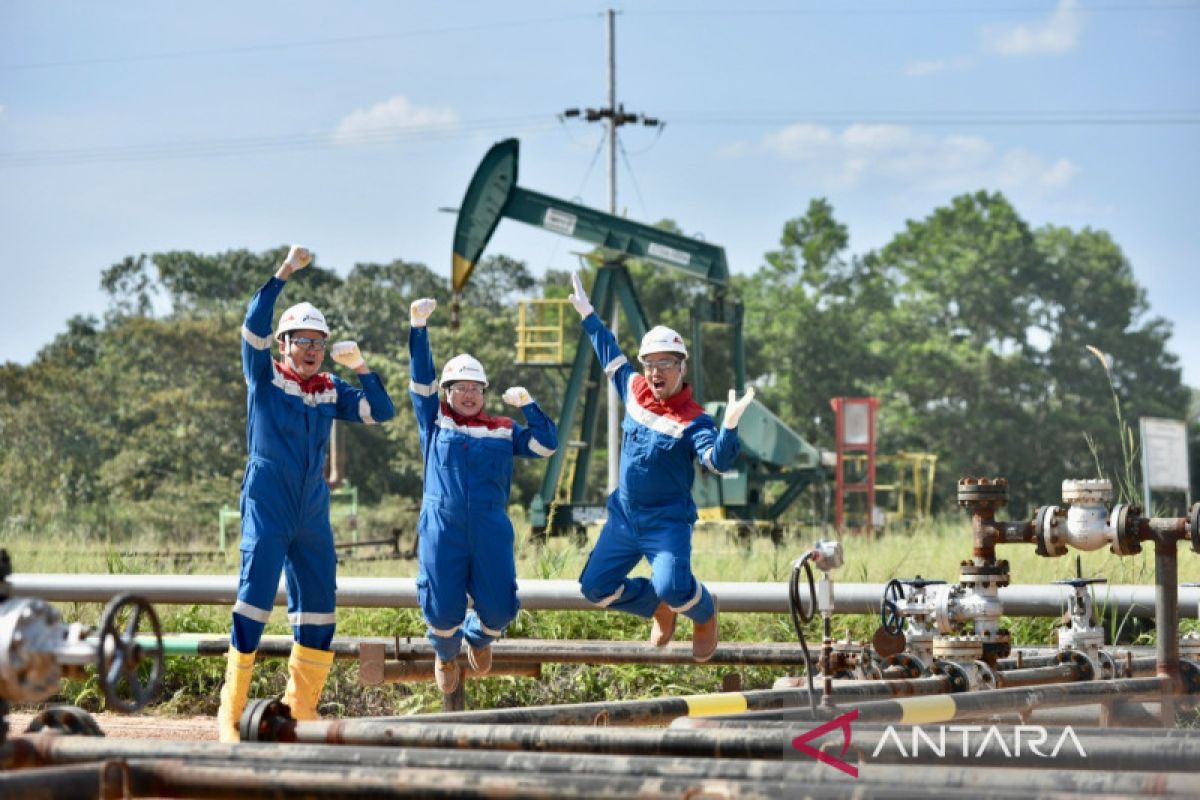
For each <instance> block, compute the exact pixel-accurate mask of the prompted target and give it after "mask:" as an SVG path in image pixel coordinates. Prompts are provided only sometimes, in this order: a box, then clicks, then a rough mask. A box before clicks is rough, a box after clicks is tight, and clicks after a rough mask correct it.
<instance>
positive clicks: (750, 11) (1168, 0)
mask: <svg viewBox="0 0 1200 800" xmlns="http://www.w3.org/2000/svg"><path fill="white" fill-rule="evenodd" d="M1081 10H1082V11H1084V12H1086V13H1089V14H1091V13H1125V12H1147V11H1200V2H1198V1H1197V0H1164V2H1157V3H1154V2H1142V3H1107V4H1092V3H1089V4H1088V5H1087V6H1085V7H1084V8H1082V9H1081ZM1047 11H1053V9H1048V8H1047V7H1046V5H1045V4H1044V3H1038V4H1036V5H1033V4H1030V5H996V6H977V5H971V4H967V3H960V4H955V5H941V6H915V5H913V4H911V3H904V2H902V3H898V4H896V5H891V6H879V5H867V6H848V5H846V4H841V3H839V4H836V5H830V6H819V5H815V4H814V5H809V6H805V7H802V8H797V7H795V5H789V6H787V7H770V8H746V7H739V8H733V9H697V8H691V7H686V6H684V7H680V8H656V9H654V10H645V9H641V10H636V11H628V12H625V13H627V14H629V15H630V16H638V17H864V16H911V17H915V16H928V15H932V14H936V15H938V16H945V15H949V14H957V15H978V14H1039V13H1040V14H1044V13H1046V12H1047Z"/></svg>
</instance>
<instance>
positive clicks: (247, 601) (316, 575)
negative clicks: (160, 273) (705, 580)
mask: <svg viewBox="0 0 1200 800" xmlns="http://www.w3.org/2000/svg"><path fill="white" fill-rule="evenodd" d="M311 261H312V255H311V254H310V253H309V252H308V250H307V249H306V248H303V247H300V246H299V245H293V246H292V248H291V250H290V251H289V252H288V255H287V259H286V260H285V261H284V262H283V265H282V266H280V267H279V270H278V271H277V272H276V273H275V276H274V277H272V278H270V279H269V280H268V281H267V282H266V284H265V285H264V286H263V287H262V288H261V289H259V290H258V292H257V293H256V294H255V295H254V297H253V298H252V299H251V300H250V306H249V308H248V309H247V311H246V320H245V323H244V324H243V326H242V372H243V373H244V375H245V378H246V386H247V388H248V391H247V397H246V411H247V419H246V446H247V450H248V451H249V460H248V461H247V463H246V474H245V477H244V478H243V479H242V498H241V511H242V542H241V556H242V563H241V577H240V580H239V582H238V594H237V603H236V604H235V605H234V607H233V635H232V636H231V637H230V646H229V653H228V654H227V659H226V668H225V684H224V686H222V688H221V706H220V709H219V710H218V712H217V725H218V736H219V738H220V740H221V741H222V742H236V741H238V740H239V736H238V721H239V718H240V717H241V715H242V711H243V710H244V709H245V706H246V695H247V692H248V690H249V688H250V677H251V670H252V668H253V666H254V655H255V651H257V649H258V643H259V641H260V639H261V638H262V632H263V628H264V627H265V625H266V623H267V619H268V618H269V617H270V616H271V608H272V606H273V605H274V604H275V593H276V591H277V590H278V588H279V574H280V572H281V571H283V572H284V573H285V574H286V575H287V598H288V621H289V622H290V623H291V625H292V633H293V636H294V637H295V644H294V645H293V647H292V652H291V657H290V658H289V659H288V683H287V689H286V690H285V691H284V695H283V700H284V702H285V703H287V704H288V705H289V706H290V707H291V711H292V716H293V717H295V718H296V719H297V720H311V719H316V717H317V700H318V698H319V697H320V695H321V688H322V687H323V686H324V685H325V679H326V677H328V675H329V668H330V665H331V664H332V663H333V652H332V651H331V650H330V649H329V647H330V645H331V644H332V642H333V631H334V600H335V595H336V592H337V586H336V584H335V572H336V569H337V556H336V553H335V551H334V547H333V529H332V528H331V527H330V524H329V486H328V485H327V484H326V483H325V474H324V470H325V456H326V452H327V450H328V446H329V433H330V429H331V428H332V426H333V421H334V419H341V420H347V421H350V422H365V423H368V424H371V423H376V422H386V421H387V420H389V419H391V418H392V417H393V416H395V413H396V409H395V407H394V406H393V405H392V400H391V398H390V397H388V393H387V390H386V389H385V388H384V386H383V382H382V381H381V380H380V379H379V376H378V375H376V374H375V373H373V372H370V371H369V370H368V369H367V365H366V362H365V361H364V360H363V357H362V355H361V353H360V352H359V349H358V345H357V344H356V343H355V342H338V343H337V344H335V345H333V347H332V348H331V350H330V354H331V355H332V357H333V360H334V361H336V362H337V363H339V364H341V365H343V366H345V367H348V368H349V369H351V370H353V371H354V372H355V373H357V374H358V380H359V382H360V383H361V384H362V389H355V388H354V387H352V386H351V385H350V384H348V383H346V382H345V381H343V380H341V379H340V378H337V377H335V376H333V375H331V374H329V373H327V372H320V368H321V364H322V362H323V361H324V359H325V343H326V339H327V337H328V336H329V326H328V325H327V324H326V323H325V317H324V316H323V315H322V314H321V312H320V311H318V310H317V309H316V308H315V307H314V306H313V305H312V304H311V303H300V304H298V305H294V306H292V307H291V308H289V309H288V310H287V311H285V312H283V315H282V316H281V317H280V318H279V325H278V326H277V327H276V329H275V337H274V338H275V340H276V341H277V342H278V344H279V353H280V357H281V360H279V361H275V360H273V359H272V358H271V317H272V315H273V314H274V309H275V300H276V299H277V298H278V297H279V293H280V292H281V291H282V290H283V287H284V284H285V283H286V282H287V280H288V278H290V277H291V276H292V274H293V273H295V272H297V271H299V270H302V269H304V268H305V267H307V266H308V265H309V263H310V262H311Z"/></svg>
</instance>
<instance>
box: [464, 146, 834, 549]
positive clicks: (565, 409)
mask: <svg viewBox="0 0 1200 800" xmlns="http://www.w3.org/2000/svg"><path fill="white" fill-rule="evenodd" d="M518 157H519V142H518V140H516V139H505V140H503V141H500V142H498V143H497V144H495V145H493V146H492V148H491V149H490V150H489V151H488V152H487V154H486V155H485V156H484V157H483V160H482V161H481V162H480V164H479V166H478V168H476V170H475V175H474V177H472V179H471V182H470V184H469V185H468V187H467V191H466V195H465V196H464V198H463V202H462V204H461V205H460V206H459V212H458V220H457V223H456V226H455V231H454V248H453V261H452V288H453V291H454V301H453V302H452V305H451V318H452V320H455V319H456V317H457V311H458V298H459V296H460V295H461V292H462V289H463V287H465V286H466V284H467V281H468V280H469V278H470V276H471V272H472V270H474V268H475V265H476V264H477V263H478V261H479V259H480V257H481V256H482V254H483V251H484V249H485V248H486V247H487V244H488V241H489V240H490V239H491V237H492V234H493V233H495V230H496V227H497V226H498V225H499V224H500V220H502V219H504V218H508V219H513V220H517V221H518V222H524V223H526V224H528V225H533V226H536V227H539V228H543V229H545V230H547V231H550V232H552V233H557V234H560V235H563V236H569V237H572V238H575V239H580V240H582V241H585V242H589V243H591V244H592V245H595V246H596V248H597V252H596V255H597V256H598V259H599V266H598V269H597V271H596V277H595V281H594V283H593V285H592V287H591V291H590V292H589V296H590V297H591V300H592V303H593V304H594V306H595V308H596V312H597V313H598V314H599V315H600V318H601V319H610V318H611V317H612V313H613V309H614V304H615V303H617V302H620V304H621V308H623V309H624V311H625V317H626V319H627V320H628V324H629V326H630V327H629V330H630V332H631V333H632V334H633V335H634V336H635V337H636V338H638V339H640V338H641V337H642V336H643V335H645V333H646V331H647V330H648V329H649V327H650V326H649V324H648V322H647V320H646V314H645V312H644V311H643V310H642V305H641V302H640V301H639V299H638V292H637V288H636V286H635V285H634V281H633V279H632V277H631V275H630V272H629V269H628V267H627V261H628V260H630V259H637V260H639V261H641V262H643V263H648V264H652V265H655V266H658V267H663V268H667V269H671V270H677V271H679V272H682V273H684V274H685V275H687V276H689V277H691V278H694V279H698V280H701V281H704V282H705V283H706V284H707V286H708V288H709V291H708V292H707V296H702V297H700V298H699V299H698V300H697V301H696V302H695V304H694V305H693V307H692V309H691V337H690V339H691V340H690V342H689V345H690V353H689V360H690V361H691V364H692V369H691V370H689V379H690V382H691V384H692V393H693V396H694V397H695V398H696V401H697V402H699V403H701V404H703V405H704V408H705V411H706V412H707V413H708V414H710V415H711V416H712V417H713V418H714V419H716V420H720V419H721V418H722V417H723V416H724V410H725V403H724V402H723V401H710V402H707V403H706V402H705V397H706V394H705V390H706V388H707V387H706V386H705V375H704V369H703V364H704V337H703V336H702V335H701V332H702V326H703V325H704V324H705V323H717V324H719V325H721V326H723V327H724V328H726V329H727V330H728V331H729V335H730V336H731V337H732V346H731V352H732V371H733V376H732V384H731V385H732V387H733V388H735V389H736V390H737V391H738V393H739V394H740V393H741V392H742V391H744V389H745V382H746V375H745V351H744V343H743V339H742V325H743V310H742V305H741V303H740V302H738V301H737V300H736V299H735V298H733V297H732V296H731V292H730V275H729V267H728V264H727V263H726V260H725V250H724V248H722V247H720V246H718V245H714V244H711V243H708V242H704V241H701V240H699V239H694V238H690V237H687V236H682V235H680V234H677V233H673V232H670V231H666V230H662V229H660V228H656V227H654V226H651V225H646V224H643V223H640V222H635V221H633V220H629V219H625V218H622V217H618V216H615V215H612V214H608V213H605V212H603V211H599V210H597V209H594V208H590V207H588V206H584V205H580V204H578V203H572V202H570V201H567V200H562V199H559V198H556V197H551V196H549V195H545V194H542V193H540V192H535V191H532V190H530V189H525V188H522V187H520V186H518V185H517V163H518ZM563 366H565V364H563ZM605 381H606V378H605V376H604V374H603V372H602V370H601V368H600V365H599V363H598V362H597V361H596V358H595V354H594V353H593V351H592V347H591V343H590V342H589V341H588V338H587V335H586V334H585V333H583V332H582V331H580V335H579V343H578V346H577V347H576V348H575V354H574V358H573V361H572V362H571V365H570V375H569V378H568V380H567V385H566V389H565V392H564V395H563V398H562V407H561V412H560V416H559V420H558V430H559V438H560V441H562V442H563V443H564V446H562V447H560V448H559V449H558V451H557V452H556V453H555V454H554V455H553V456H552V457H551V458H550V459H549V460H548V463H547V466H546V472H545V475H544V476H543V478H542V483H541V487H540V489H539V490H538V493H537V494H536V495H535V496H534V498H533V501H532V502H531V504H530V509H529V511H530V523H531V525H532V527H533V530H534V532H535V533H537V534H546V533H563V532H570V531H579V530H580V529H582V528H586V526H587V525H588V524H589V523H591V522H594V521H596V520H598V519H600V518H602V517H603V515H604V513H605V512H604V505H603V503H602V502H597V500H599V498H595V497H592V498H590V500H591V501H590V502H589V495H588V492H587V478H588V462H589V460H590V458H591V454H592V452H593V450H594V449H595V446H596V443H597V422H598V419H599V408H600V404H601V397H600V394H601V391H602V390H603V389H604V388H605V385H606V383H605ZM581 403H582V412H581V410H580V408H579V407H580V405H581ZM576 430H578V431H579V433H578V435H577V436H572V435H571V434H572V433H573V432H575V431H576ZM738 431H739V433H740V438H741V442H742V452H741V455H740V456H739V458H738V461H737V463H736V464H735V465H734V467H733V469H732V470H731V471H729V472H727V473H725V474H723V475H720V476H717V475H713V474H711V473H708V472H707V471H704V470H701V471H700V472H699V473H698V475H697V480H696V483H695V484H694V488H693V492H692V494H693V498H694V499H695V501H696V506H697V508H699V509H701V513H702V515H703V516H705V517H710V518H712V517H715V518H724V519H728V520H733V521H735V522H736V523H738V524H740V525H746V526H748V525H753V524H754V523H755V522H756V521H766V522H768V523H776V522H777V521H778V519H779V517H780V515H781V514H782V513H783V512H784V511H785V510H786V509H787V508H788V507H789V506H790V505H791V504H792V503H793V502H794V501H795V500H796V498H798V497H799V496H800V494H801V493H802V492H803V491H804V489H805V488H806V487H808V486H809V485H810V484H812V483H813V482H814V481H818V480H822V479H824V478H826V477H828V475H829V472H828V468H827V467H825V466H824V465H823V464H822V460H821V453H820V451H818V450H817V448H815V447H813V446H812V445H811V444H809V443H808V442H806V441H805V440H804V439H803V438H802V437H800V435H799V434H797V433H796V432H795V431H793V430H791V429H790V428H789V427H788V426H787V425H785V424H784V423H783V421H782V420H780V419H779V418H778V417H777V416H775V415H774V414H773V413H771V411H770V410H769V409H768V408H767V407H766V406H765V405H763V404H762V403H761V402H759V401H757V400H755V401H754V403H753V404H752V405H751V406H750V407H749V408H748V409H747V410H746V413H745V414H744V415H743V416H742V420H741V423H740V424H739V427H738ZM570 447H574V448H575V449H576V452H575V453H572V456H573V461H574V463H573V469H572V470H571V475H570V478H569V482H570V493H569V499H568V500H567V501H565V502H558V501H556V496H557V494H558V489H559V484H560V480H561V479H562V477H563V476H564V461H565V458H566V455H567V453H568V452H569V449H570ZM770 482H781V483H782V484H783V485H784V487H783V490H782V491H781V492H778V493H774V492H773V493H771V494H772V495H773V496H772V497H771V498H768V496H767V494H768V493H767V491H766V488H767V484H768V483H770Z"/></svg>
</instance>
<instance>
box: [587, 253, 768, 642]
mask: <svg viewBox="0 0 1200 800" xmlns="http://www.w3.org/2000/svg"><path fill="white" fill-rule="evenodd" d="M571 283H572V286H573V287H574V291H573V292H572V293H571V295H570V296H569V298H568V299H569V300H570V301H571V304H572V305H573V306H574V307H575V310H576V311H577V312H579V316H580V317H581V318H582V319H583V329H584V331H586V332H587V334H588V336H589V337H590V338H591V340H592V348H593V349H594V350H595V351H596V357H597V358H598V359H599V360H600V365H601V367H603V368H604V374H606V375H607V376H608V377H609V379H610V380H611V381H612V382H613V384H614V385H615V386H616V388H617V394H619V395H620V396H621V401H622V402H623V403H624V404H625V419H624V420H623V421H622V423H621V428H622V431H623V435H622V440H621V467H620V483H619V486H618V488H617V490H616V491H615V492H613V493H612V494H611V495H609V497H608V521H607V522H606V523H605V525H604V529H603V530H602V531H601V532H600V538H599V539H597V541H596V546H595V547H594V548H593V549H592V553H591V555H590V556H589V557H588V562H587V564H586V565H584V568H583V573H582V574H581V575H580V576H579V583H580V588H581V589H582V591H583V596H584V597H585V598H587V599H588V600H589V601H590V602H592V603H595V604H596V605H598V606H600V607H601V608H608V609H614V610H618V611H626V612H628V613H630V614H636V615H637V616H639V617H642V618H645V619H649V618H653V619H654V625H653V627H652V629H651V632H650V642H651V644H653V645H654V646H656V647H665V646H666V645H667V643H668V642H670V641H671V637H672V636H674V634H675V621H676V617H677V615H679V614H683V615H685V616H687V617H688V618H689V619H691V620H692V622H693V623H694V624H695V628H694V632H693V634H692V657H693V658H695V659H696V660H697V661H707V660H708V659H710V658H712V654H713V652H714V651H715V650H716V649H717V638H718V637H717V599H716V598H715V597H713V596H712V595H711V594H710V593H709V591H708V589H706V588H705V587H704V584H702V583H700V581H698V580H696V577H695V576H694V575H693V574H692V524H693V523H694V522H695V521H696V504H695V503H694V502H693V501H692V480H693V478H694V477H695V470H694V468H693V466H692V465H693V462H699V463H700V464H701V465H702V466H704V467H705V468H707V469H709V470H712V471H713V472H716V473H720V472H724V471H725V470H728V469H729V468H730V467H732V466H733V462H734V459H735V458H736V457H737V454H738V450H739V449H740V445H739V443H738V435H737V424H738V420H739V419H741V416H742V414H743V413H744V412H745V410H746V407H747V406H749V405H750V403H751V401H753V400H754V389H753V388H751V389H749V390H748V391H747V392H746V394H745V395H744V396H743V397H742V398H741V399H740V400H738V399H736V393H735V392H734V391H732V390H730V392H729V402H728V404H727V405H726V406H725V419H724V420H723V422H722V423H721V429H720V430H719V431H718V430H717V426H716V425H715V424H714V423H713V420H712V418H711V417H709V416H708V415H707V414H705V413H704V409H703V408H701V407H700V405H699V404H698V403H696V402H695V401H694V400H693V399H692V388H691V386H689V385H688V384H687V383H685V382H684V380H683V379H684V376H686V375H687V355H688V353H687V345H685V344H684V341H683V337H681V336H680V335H679V334H678V333H676V332H675V331H673V330H671V329H670V328H668V327H665V326H663V325H658V326H656V327H654V328H651V329H650V331H649V332H648V333H647V334H646V335H645V336H644V337H642V342H641V347H639V348H638V361H639V362H641V364H642V370H643V374H639V373H638V372H637V371H636V370H635V369H634V368H633V367H632V366H630V364H629V362H628V360H627V359H626V358H625V356H624V355H623V354H622V353H621V349H620V347H619V346H618V344H617V340H616V339H615V338H614V337H613V335H612V332H611V331H609V329H608V328H606V327H605V326H604V323H603V322H601V321H600V318H599V317H597V316H596V314H595V311H594V309H593V308H592V304H591V302H590V301H589V300H588V296H587V292H585V291H584V289H583V283H582V282H581V281H580V280H579V275H578V274H575V275H572V276H571ZM642 558H645V559H646V560H647V561H648V562H650V569H651V577H650V578H649V579H647V578H630V577H628V575H629V572H630V570H632V569H633V568H634V567H635V566H637V563H638V561H639V560H641V559H642Z"/></svg>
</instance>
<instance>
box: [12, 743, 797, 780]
mask: <svg viewBox="0 0 1200 800" xmlns="http://www.w3.org/2000/svg"><path fill="white" fill-rule="evenodd" d="M782 757H783V753H782V750H780V752H779V753H777V754H776V758H774V759H772V760H759V759H729V758H712V759H699V758H684V757H679V756H671V757H652V756H639V755H592V754H583V753H537V752H529V751H516V752H509V751H505V750H476V749H472V750H463V749H458V748H455V749H439V748H418V747H413V748H393V747H352V746H339V745H327V744H274V743H265V742H241V743H239V744H219V743H215V742H175V741H133V740H120V739H106V738H102V737H93V736H59V735H57V734H30V735H26V736H21V737H17V738H14V739H10V740H9V741H8V742H6V743H5V744H4V745H2V746H0V770H14V769H28V768H30V767H44V766H54V765H69V764H78V763H87V762H91V761H101V760H110V759H137V758H146V759H168V760H170V759H174V760H181V761H188V762H211V761H222V762H226V763H231V764H239V763H259V762H266V763H273V764H275V765H277V766H283V765H286V764H298V765H313V764H323V765H350V766H362V767H378V768H393V769H395V768H408V767H416V768H423V769H464V768H466V769H473V770H488V771H496V772H554V773H572V774H578V775H584V774H588V775H641V776H661V777H667V776H670V777H676V778H685V777H686V778H717V779H728V780H753V781H790V780H800V779H808V778H811V777H812V772H813V770H812V767H813V766H814V763H813V762H810V761H781V760H780V759H782Z"/></svg>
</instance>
